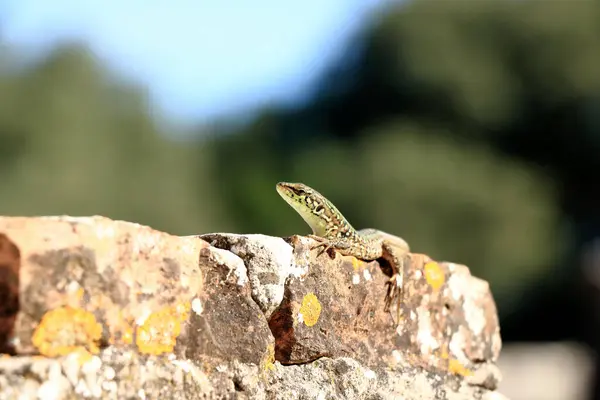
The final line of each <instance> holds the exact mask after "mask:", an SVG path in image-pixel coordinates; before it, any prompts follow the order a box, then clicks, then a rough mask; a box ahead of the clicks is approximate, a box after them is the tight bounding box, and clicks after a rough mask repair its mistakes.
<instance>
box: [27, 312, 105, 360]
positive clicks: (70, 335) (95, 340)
mask: <svg viewBox="0 0 600 400" xmlns="http://www.w3.org/2000/svg"><path fill="white" fill-rule="evenodd" d="M101 336H102V325H100V324H99V323H98V322H97V321H96V317H94V314H92V313H91V312H89V311H86V310H82V309H80V308H73V307H69V306H65V307H61V308H57V309H55V310H52V311H48V312H47V313H46V314H45V315H44V317H43V318H42V321H41V322H40V324H39V325H38V326H37V328H36V330H35V332H34V333H33V337H32V342H33V345H34V346H35V347H36V348H37V349H38V351H39V352H40V354H42V355H44V356H46V357H57V356H64V355H67V354H69V353H72V352H74V351H80V350H85V351H89V352H90V353H92V354H96V353H98V351H99V348H98V344H99V341H100V337H101Z"/></svg>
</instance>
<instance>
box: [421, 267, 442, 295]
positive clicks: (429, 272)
mask: <svg viewBox="0 0 600 400" xmlns="http://www.w3.org/2000/svg"><path fill="white" fill-rule="evenodd" d="M424 269H425V279H426V280H427V283H429V285H431V287H432V288H433V290H439V289H440V288H441V287H442V285H443V284H444V283H445V281H446V277H445V276H444V271H442V268H440V266H439V264H438V263H436V262H435V261H430V262H428V263H427V264H425V267H424Z"/></svg>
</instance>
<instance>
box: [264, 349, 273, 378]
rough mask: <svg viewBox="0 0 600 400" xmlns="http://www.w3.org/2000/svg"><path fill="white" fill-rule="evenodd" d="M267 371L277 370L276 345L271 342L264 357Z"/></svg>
mask: <svg viewBox="0 0 600 400" xmlns="http://www.w3.org/2000/svg"><path fill="white" fill-rule="evenodd" d="M263 366H264V370H265V371H275V346H274V345H273V344H270V345H268V346H267V354H266V355H265V357H264V359H263Z"/></svg>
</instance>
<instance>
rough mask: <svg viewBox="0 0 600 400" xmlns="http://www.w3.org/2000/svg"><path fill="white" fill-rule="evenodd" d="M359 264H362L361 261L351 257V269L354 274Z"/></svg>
mask: <svg viewBox="0 0 600 400" xmlns="http://www.w3.org/2000/svg"><path fill="white" fill-rule="evenodd" d="M361 264H362V261H360V260H359V259H357V258H354V257H352V268H353V269H354V271H355V272H358V270H359V268H360V265H361Z"/></svg>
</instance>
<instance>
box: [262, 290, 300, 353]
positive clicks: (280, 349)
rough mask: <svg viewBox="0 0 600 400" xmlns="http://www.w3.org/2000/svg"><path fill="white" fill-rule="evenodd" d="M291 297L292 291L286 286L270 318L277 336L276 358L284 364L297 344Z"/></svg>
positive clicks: (270, 324) (270, 326)
mask: <svg viewBox="0 0 600 400" xmlns="http://www.w3.org/2000/svg"><path fill="white" fill-rule="evenodd" d="M289 297H290V293H289V290H288V288H287V286H286V287H285V292H284V295H283V301H282V302H281V304H280V305H279V307H278V308H277V309H276V310H275V311H274V312H273V314H271V318H269V329H270V330H271V333H272V334H273V337H274V338H275V360H276V361H279V362H280V363H282V364H284V363H288V362H289V360H290V358H291V357H290V356H291V354H292V349H293V348H294V345H295V344H296V336H295V333H294V318H293V311H292V305H291V302H290V301H289Z"/></svg>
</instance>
